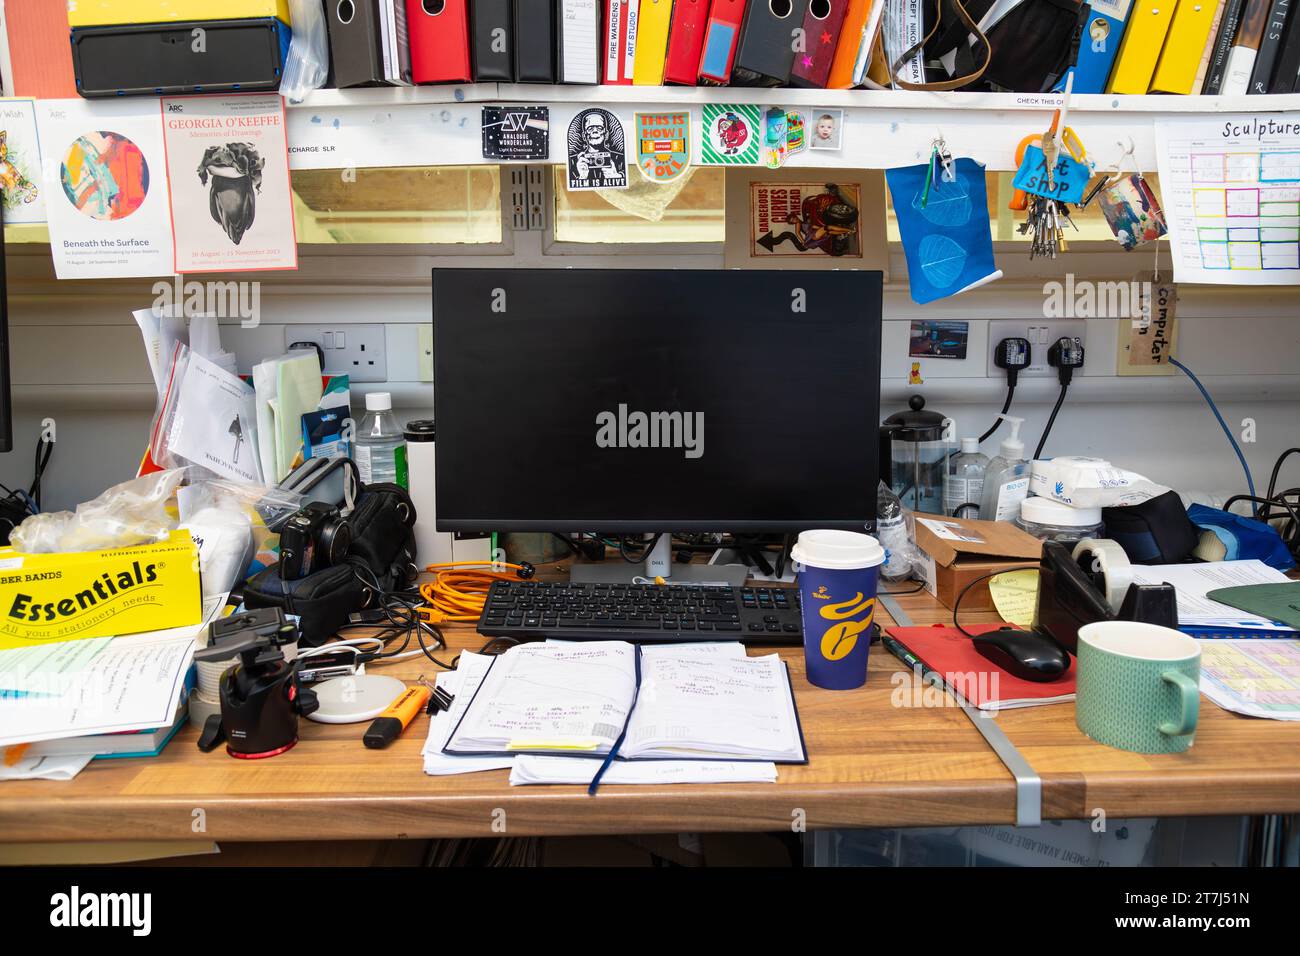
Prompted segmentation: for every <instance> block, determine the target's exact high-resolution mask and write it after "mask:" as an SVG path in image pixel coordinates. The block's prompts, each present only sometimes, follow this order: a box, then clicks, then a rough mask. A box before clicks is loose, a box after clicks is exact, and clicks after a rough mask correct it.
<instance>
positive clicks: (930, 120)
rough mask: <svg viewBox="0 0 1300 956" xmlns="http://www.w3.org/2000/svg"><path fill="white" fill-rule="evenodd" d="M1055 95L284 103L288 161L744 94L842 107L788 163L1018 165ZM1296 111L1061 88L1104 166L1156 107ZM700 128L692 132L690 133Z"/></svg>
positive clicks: (688, 91) (460, 145)
mask: <svg viewBox="0 0 1300 956" xmlns="http://www.w3.org/2000/svg"><path fill="white" fill-rule="evenodd" d="M1061 101H1062V97H1061V96H1060V95H1059V94H1036V93H961V92H946V93H939V92H934V93H927V92H914V91H907V90H807V89H785V88H782V89H755V88H744V87H674V86H667V87H659V86H655V87H651V86H544V85H531V84H505V83H502V84H497V83H479V84H468V85H464V86H417V87H376V88H371V89H351V90H318V91H316V92H314V93H312V94H311V95H310V96H308V97H307V99H306V101H305V102H303V103H301V104H298V105H296V106H291V107H290V109H289V143H290V146H291V149H292V151H293V152H292V156H291V160H290V163H291V166H292V167H293V168H295V169H334V168H343V167H373V166H427V165H447V166H461V165H478V164H484V163H489V162H492V161H490V160H485V159H484V158H483V156H482V144H481V138H480V110H481V107H482V105H483V104H487V103H519V104H528V105H547V106H549V107H550V108H551V132H552V135H551V152H550V160H549V161H550V162H552V163H559V162H562V161H563V159H564V150H563V146H564V139H565V132H566V130H567V128H568V124H569V122H570V121H571V120H572V119H573V117H574V116H575V115H576V114H577V113H578V112H580V111H581V110H582V109H584V108H586V107H587V106H589V105H596V104H599V105H602V106H605V107H607V108H609V109H611V110H613V111H614V112H616V113H618V114H619V115H620V116H621V117H622V119H623V122H624V124H625V125H628V126H630V124H631V123H632V116H633V114H634V113H638V112H642V113H646V112H665V111H670V110H684V109H691V108H693V107H697V106H699V105H701V104H704V103H718V102H721V103H753V104H758V105H762V106H787V107H791V108H796V109H798V108H803V109H807V110H810V111H811V110H816V109H819V108H830V109H841V110H843V111H844V116H845V132H844V149H843V150H841V151H839V152H825V151H819V152H805V153H802V154H800V155H798V156H796V157H794V158H793V159H792V160H791V162H790V165H791V166H795V167H808V168H810V169H817V168H821V169H827V170H831V169H838V168H868V169H885V168H889V167H891V166H900V165H907V164H909V163H914V162H919V161H922V160H923V159H924V157H925V156H927V155H928V154H929V150H930V144H931V142H932V141H933V140H934V138H935V137H936V136H937V135H939V134H942V135H943V136H944V138H945V139H946V140H947V142H948V145H949V147H950V148H951V149H952V151H953V152H954V154H956V155H959V156H970V157H971V158H973V159H976V160H978V161H979V162H982V163H984V164H985V165H986V166H988V168H989V169H993V170H1011V169H1014V168H1015V165H1016V164H1015V157H1014V150H1015V147H1016V145H1017V144H1018V143H1019V141H1020V140H1021V138H1022V137H1024V136H1025V135H1026V133H1029V132H1037V131H1041V130H1042V129H1043V128H1044V127H1045V126H1046V125H1047V120H1048V115H1047V114H1048V111H1050V110H1053V109H1055V108H1057V107H1058V106H1060V105H1061ZM1280 112H1290V113H1294V112H1300V94H1287V95H1278V96H1115V95H1104V94H1089V95H1077V96H1073V97H1071V99H1070V116H1069V124H1070V125H1071V126H1072V127H1073V128H1074V129H1075V131H1076V132H1077V133H1078V134H1079V136H1080V137H1081V138H1082V139H1083V141H1084V144H1085V146H1086V148H1087V149H1088V151H1089V154H1090V156H1091V158H1092V159H1093V161H1094V162H1095V163H1096V164H1097V165H1098V167H1099V168H1106V167H1107V166H1108V165H1109V164H1110V163H1112V162H1114V161H1115V160H1116V159H1117V158H1118V157H1119V155H1120V152H1121V147H1120V145H1119V144H1121V143H1123V144H1125V145H1127V144H1128V142H1129V141H1132V143H1133V147H1134V156H1135V158H1136V161H1137V163H1138V165H1139V166H1140V167H1141V168H1142V169H1143V170H1144V171H1154V170H1155V169H1156V155H1155V135H1154V130H1155V121H1156V120H1157V119H1158V118H1160V117H1164V116H1212V115H1216V114H1229V113H1236V114H1240V113H1248V114H1260V113H1280ZM696 138H698V136H697V137H696Z"/></svg>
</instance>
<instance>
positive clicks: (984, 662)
mask: <svg viewBox="0 0 1300 956" xmlns="http://www.w3.org/2000/svg"><path fill="white" fill-rule="evenodd" d="M1005 626H1006V625H1004V624H967V625H965V627H966V630H968V631H970V632H971V633H972V634H983V633H984V632H985V631H996V630H997V629H998V628H999V627H1005ZM886 634H887V635H888V636H889V637H892V638H893V639H894V640H895V641H897V642H898V643H899V644H901V645H902V647H903V649H904V650H906V651H908V652H910V653H911V654H912V656H913V657H915V658H917V659H918V660H919V661H920V662H921V664H922V666H923V668H924V670H925V672H926V673H929V672H931V671H933V672H936V673H938V674H940V675H942V676H943V679H944V683H946V684H948V685H949V686H950V687H953V688H955V689H956V690H957V691H958V692H959V693H961V695H962V696H963V697H965V698H966V699H967V700H968V701H970V702H971V703H972V704H973V705H975V706H976V707H978V708H979V709H980V710H1010V709H1011V708H1013V707H1035V706H1037V705H1039V704H1058V703H1062V702H1065V701H1071V700H1074V685H1075V663H1074V659H1073V658H1071V659H1070V669H1069V670H1067V671H1066V672H1065V675H1064V676H1063V677H1061V679H1060V680H1054V681H1041V682H1040V681H1032V680H1022V679H1021V678H1019V677H1012V676H1011V675H1010V674H1008V673H1007V672H1006V671H1004V670H1002V669H1001V668H999V667H996V666H995V665H994V664H993V662H992V661H990V660H989V659H988V658H987V657H983V656H981V655H980V652H979V651H977V650H975V646H974V645H973V644H972V643H971V641H970V638H969V637H966V636H965V635H964V634H962V633H961V631H959V630H957V629H956V628H955V627H943V626H942V625H935V626H933V627H891V628H888V629H887V631H886ZM885 646H886V647H889V644H888V642H886V644H885ZM895 653H896V656H897V652H895ZM900 659H901V660H903V662H904V663H907V661H906V660H905V659H903V658H901V657H900Z"/></svg>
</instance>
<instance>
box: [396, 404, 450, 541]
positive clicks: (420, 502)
mask: <svg viewBox="0 0 1300 956" xmlns="http://www.w3.org/2000/svg"><path fill="white" fill-rule="evenodd" d="M434 434H435V428H434V424H433V422H432V421H430V420H428V419H418V420H416V421H413V422H407V423H406V432H405V435H406V456H407V465H408V469H409V475H408V478H409V480H410V488H409V491H410V492H411V503H412V504H414V505H415V556H416V558H417V559H418V560H419V562H420V563H421V564H426V565H427V564H445V563H446V562H448V561H450V560H451V543H452V540H453V539H454V537H455V536H454V535H453V534H452V533H451V532H450V531H439V530H438V528H437V521H438V500H437V497H436V496H435V494H434V485H435V481H434V472H435V465H436V462H437V458H436V456H435V454H434V449H435V445H434Z"/></svg>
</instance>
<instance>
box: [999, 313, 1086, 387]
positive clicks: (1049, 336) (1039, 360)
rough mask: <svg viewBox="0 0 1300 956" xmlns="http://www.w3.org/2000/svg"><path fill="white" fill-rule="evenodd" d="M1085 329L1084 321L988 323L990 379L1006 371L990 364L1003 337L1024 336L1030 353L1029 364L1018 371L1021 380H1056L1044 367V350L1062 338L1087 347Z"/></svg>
mask: <svg viewBox="0 0 1300 956" xmlns="http://www.w3.org/2000/svg"><path fill="white" fill-rule="evenodd" d="M1085 328H1087V322H1085V321H1084V320H1083V319H1042V320H1041V321H1040V320H1033V321H1025V320H1006V321H999V322H990V323H989V365H988V375H989V377H990V378H1000V379H1004V378H1006V374H1007V373H1006V372H1005V371H1003V370H1002V369H1000V368H998V367H997V365H995V364H994V362H993V353H994V351H995V350H996V349H997V347H998V343H999V342H1001V341H1002V340H1003V339H1005V338H1016V337H1023V338H1026V339H1029V347H1030V349H1031V350H1032V352H1033V355H1032V361H1031V362H1030V363H1029V365H1027V366H1025V367H1024V368H1022V369H1021V370H1020V377H1021V378H1047V377H1049V376H1050V377H1052V378H1055V377H1056V369H1054V368H1052V367H1051V366H1050V365H1048V364H1047V350H1048V349H1049V348H1051V346H1052V343H1053V342H1055V341H1056V340H1057V339H1059V338H1061V336H1065V337H1066V338H1070V339H1074V340H1075V341H1077V342H1078V343H1079V344H1080V345H1083V346H1085V347H1086V345H1087V343H1086V342H1085V341H1084V330H1085Z"/></svg>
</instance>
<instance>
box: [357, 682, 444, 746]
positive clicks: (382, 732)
mask: <svg viewBox="0 0 1300 956" xmlns="http://www.w3.org/2000/svg"><path fill="white" fill-rule="evenodd" d="M432 693H433V692H432V691H430V690H429V688H428V687H426V686H425V685H424V684H416V685H415V686H414V687H408V688H407V689H406V690H404V691H403V692H402V693H401V694H400V695H399V696H398V698H397V700H395V701H393V702H392V703H391V704H389V705H388V709H387V710H386V711H384V712H383V713H382V714H380V715H379V716H378V717H376V718H375V722H374V723H373V724H371V725H370V727H369V728H367V730H366V733H365V736H364V737H362V738H361V740H362V742H363V743H365V745H366V746H367V747H370V748H371V749H374V750H378V749H380V748H382V747H387V746H388V745H389V744H391V743H392V742H393V741H394V740H396V739H397V738H398V737H400V736H402V731H403V730H405V729H406V727H407V725H408V724H409V723H410V722H411V721H412V720H414V719H415V715H416V714H418V713H419V712H420V711H422V710H424V705H425V704H427V703H428V702H429V697H430V696H432Z"/></svg>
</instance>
